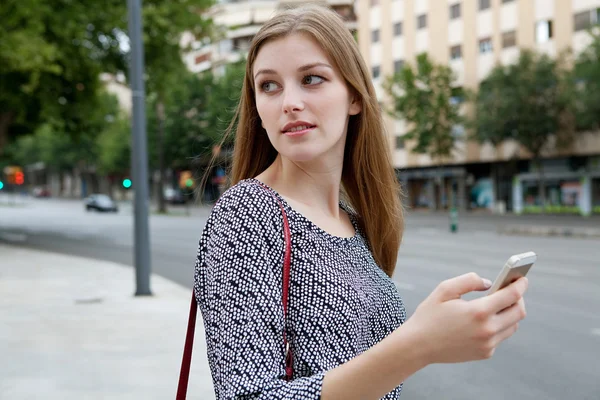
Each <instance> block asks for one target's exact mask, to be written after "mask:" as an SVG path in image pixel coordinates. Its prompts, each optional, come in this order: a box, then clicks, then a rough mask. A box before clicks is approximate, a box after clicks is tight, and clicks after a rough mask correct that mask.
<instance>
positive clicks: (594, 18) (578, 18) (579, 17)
mask: <svg viewBox="0 0 600 400" xmlns="http://www.w3.org/2000/svg"><path fill="white" fill-rule="evenodd" d="M573 20H574V21H573V27H574V30H575V32H578V31H583V30H586V29H587V28H589V27H590V26H592V25H594V24H597V23H598V22H600V8H597V9H595V10H587V11H583V12H580V13H577V14H575V15H574V16H573Z"/></svg>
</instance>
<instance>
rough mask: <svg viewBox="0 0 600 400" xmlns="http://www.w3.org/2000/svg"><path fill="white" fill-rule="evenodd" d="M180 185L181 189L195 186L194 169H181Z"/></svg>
mask: <svg viewBox="0 0 600 400" xmlns="http://www.w3.org/2000/svg"><path fill="white" fill-rule="evenodd" d="M179 187H180V188H181V189H191V188H193V187H194V179H193V177H192V171H181V173H180V174H179Z"/></svg>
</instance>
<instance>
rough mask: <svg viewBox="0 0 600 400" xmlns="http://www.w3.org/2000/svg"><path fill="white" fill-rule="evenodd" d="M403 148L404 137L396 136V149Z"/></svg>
mask: <svg viewBox="0 0 600 400" xmlns="http://www.w3.org/2000/svg"><path fill="white" fill-rule="evenodd" d="M403 148H404V136H396V149H398V150H400V149H403Z"/></svg>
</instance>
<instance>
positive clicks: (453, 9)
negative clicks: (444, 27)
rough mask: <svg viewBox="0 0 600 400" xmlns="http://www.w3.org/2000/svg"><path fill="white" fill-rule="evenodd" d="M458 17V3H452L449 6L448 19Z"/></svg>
mask: <svg viewBox="0 0 600 400" xmlns="http://www.w3.org/2000/svg"><path fill="white" fill-rule="evenodd" d="M457 18H460V3H456V4H452V5H451V6H450V19H457Z"/></svg>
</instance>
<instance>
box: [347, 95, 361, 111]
mask: <svg viewBox="0 0 600 400" xmlns="http://www.w3.org/2000/svg"><path fill="white" fill-rule="evenodd" d="M361 111H362V102H361V101H360V98H359V97H358V96H356V95H354V96H352V102H351V103H350V109H349V110H348V114H349V115H356V114H360V112H361Z"/></svg>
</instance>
